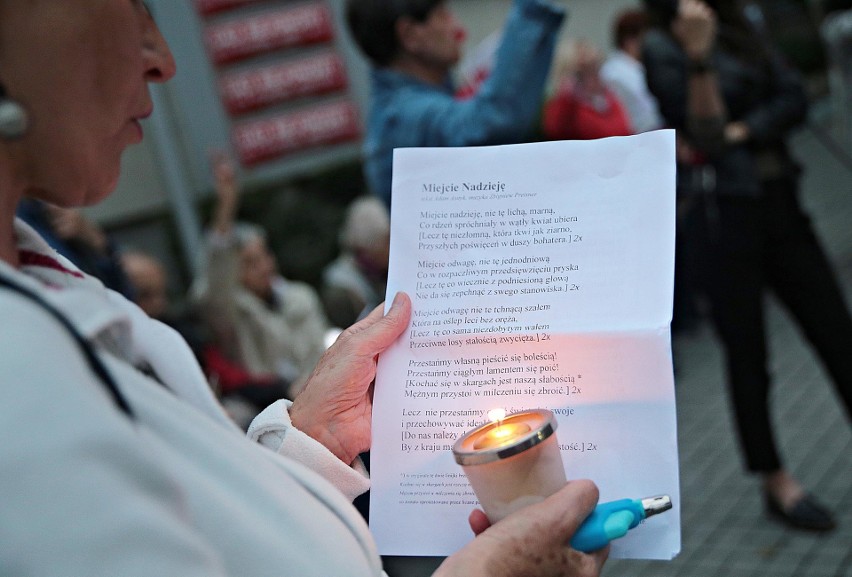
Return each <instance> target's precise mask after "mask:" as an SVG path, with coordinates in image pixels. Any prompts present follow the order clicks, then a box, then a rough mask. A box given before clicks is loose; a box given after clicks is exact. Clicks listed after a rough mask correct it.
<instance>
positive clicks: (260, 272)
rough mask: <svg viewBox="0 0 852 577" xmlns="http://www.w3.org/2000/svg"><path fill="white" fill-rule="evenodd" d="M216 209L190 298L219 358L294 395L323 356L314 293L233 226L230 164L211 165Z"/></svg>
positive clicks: (322, 328)
mask: <svg viewBox="0 0 852 577" xmlns="http://www.w3.org/2000/svg"><path fill="white" fill-rule="evenodd" d="M213 173H214V178H215V183H216V185H215V186H216V205H215V208H214V212H213V218H212V224H211V227H210V230H209V232H208V235H207V254H206V261H205V263H204V267H203V272H202V274H201V276H200V277H199V278H198V279H196V282H194V283H193V286H192V288H191V291H190V292H191V298H192V302H193V303H194V306H196V307H197V308H198V310H199V311H200V314H201V316H202V319H203V320H204V322H205V323H207V325H208V327H209V328H210V331H211V333H212V335H213V338H214V340H215V342H216V343H217V344H218V348H219V349H220V350H221V351H222V353H223V354H224V355H225V357H226V358H227V359H228V360H230V361H231V362H234V363H236V364H238V365H240V366H242V367H244V368H245V369H246V370H247V371H248V372H249V373H250V374H252V375H256V376H264V377H266V376H269V375H274V376H276V377H278V378H281V379H284V380H286V381H288V382H290V383H291V385H290V393H289V398H293V397H294V396H295V395H296V394H298V392H299V391H300V390H301V387H302V385H303V384H304V382H305V379H306V378H307V377H308V375H309V374H310V373H311V371H312V370H313V368H314V366H315V365H316V363H317V361H318V360H319V358H320V355H322V352H323V351H324V350H325V348H326V343H325V334H326V331H327V330H328V329H329V328H330V325H329V323H328V320H327V319H326V317H325V313H324V311H323V309H322V303H321V302H320V299H319V296H318V295H317V293H316V291H315V290H314V289H313V287H311V286H310V285H308V284H307V283H303V282H298V281H292V280H288V279H285V278H284V277H283V276H281V274H280V273H279V272H278V267H277V264H276V262H275V256H274V255H273V254H272V252H271V251H270V250H269V247H268V246H267V243H266V231H265V230H263V228H262V227H260V226H258V225H255V224H252V223H247V222H237V221H235V217H236V213H237V210H238V205H239V195H240V190H239V186H238V184H237V181H236V174H235V170H234V166H233V163H232V161H231V159H230V158H229V157H228V156H226V155H224V154H217V155H216V156H215V157H214V159H213Z"/></svg>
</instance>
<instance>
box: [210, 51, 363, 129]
mask: <svg viewBox="0 0 852 577" xmlns="http://www.w3.org/2000/svg"><path fill="white" fill-rule="evenodd" d="M346 84H347V78H346V67H345V66H344V64H343V60H342V58H341V57H340V56H339V55H338V54H336V53H334V52H326V53H324V54H319V55H316V56H311V57H308V58H301V59H299V60H291V61H289V62H285V63H283V64H276V65H274V66H265V67H263V68H256V69H252V70H249V71H245V72H232V73H227V74H224V75H223V76H222V78H221V80H220V81H219V91H220V93H221V94H222V102H223V103H224V104H225V108H227V110H228V112H229V113H231V114H240V113H243V112H247V111H249V110H256V109H258V108H262V107H264V106H268V105H270V104H275V103H277V102H283V101H286V100H290V99H292V98H297V97H300V96H307V95H314V94H325V93H327V92H333V91H335V90H341V89H343V88H346Z"/></svg>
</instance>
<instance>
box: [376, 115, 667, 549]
mask: <svg viewBox="0 0 852 577" xmlns="http://www.w3.org/2000/svg"><path fill="white" fill-rule="evenodd" d="M674 156H675V155H674V134H673V132H672V131H658V132H653V133H647V134H643V135H638V136H632V137H624V138H609V139H602V140H596V141H583V142H545V143H536V144H524V145H514V146H500V147H478V148H464V149H447V148H443V149H439V148H434V149H400V150H397V151H396V155H395V159H394V190H393V194H394V196H393V204H392V207H393V208H392V224H391V263H390V273H389V280H388V294H394V293H395V292H397V291H400V290H402V291H406V292H407V293H408V294H410V295H411V296H412V317H411V323H410V325H409V327H408V329H407V330H406V331H405V333H404V334H403V337H402V338H401V339H400V340H399V341H397V342H396V343H394V344H393V345H392V346H391V347H390V348H389V349H388V351H387V352H386V353H385V354H383V355H382V356H381V358H380V361H379V370H378V375H377V380H376V391H375V397H374V402H375V410H374V412H373V446H372V453H371V467H372V470H371V475H372V483H373V489H372V497H371V526H372V529H373V532H374V534H375V535H376V539H377V542H378V544H379V549H380V552H381V553H383V554H391V555H439V556H440V555H447V554H449V553H452V552H453V551H456V550H457V549H458V548H459V547H461V546H462V545H463V544H464V543H466V542H467V541H469V540H470V538H471V536H470V533H469V532H468V530H467V526H466V522H465V520H466V517H467V515H468V513H469V512H470V510H471V509H472V508H473V507H475V506H476V504H477V503H476V498H475V496H474V494H473V492H472V491H471V489H470V487H469V485H468V483H467V479H466V477H465V475H464V473H463V472H462V471H461V469H460V468H459V467H458V466H457V465H456V464H455V463H454V462H453V457H452V453H451V447H452V445H453V443H454V442H455V440H456V439H457V438H458V437H460V436H461V435H462V434H464V433H465V432H466V431H468V430H470V429H472V428H474V427H476V426H478V425H481V424H482V423H484V422H485V421H486V420H487V417H486V413H487V412H488V411H489V410H491V409H494V408H498V407H500V408H503V409H506V410H507V411H509V412H513V411H518V410H523V409H538V408H541V409H549V410H551V411H552V412H553V413H554V414H555V416H556V419H557V420H558V422H559V435H558V436H559V449H560V451H561V453H562V458H563V461H564V463H565V470H566V474H567V477H568V478H569V479H577V478H590V479H592V480H594V481H595V483H596V484H597V485H598V486H599V487H600V491H601V498H602V500H604V501H612V500H617V499H622V498H626V497H627V498H636V497H642V496H646V495H656V494H668V495H671V496H672V500H673V502H674V505H675V507H674V510H673V511H671V512H669V513H667V514H666V515H661V516H659V517H655V518H653V519H650V520H648V521H647V522H646V523H644V524H643V525H642V526H640V527H637V528H636V529H634V530H632V531H630V533H629V534H628V535H627V536H626V537H624V538H623V539H620V540H619V541H617V542H614V543H613V546H612V554H613V555H614V556H618V557H638V558H657V559H669V558H671V557H673V556H674V555H676V554H677V552H678V551H679V549H680V527H679V510H678V509H679V502H678V501H679V499H678V495H679V490H678V472H677V439H676V428H675V426H676V423H675V405H674V390H673V376H672V367H671V347H670V334H669V324H670V322H671V304H672V283H673V267H674V180H675V179H674V176H675V173H674V171H675V163H674ZM649 463H653V465H652V466H651V465H649ZM412 516H416V517H417V518H418V519H419V522H418V523H417V524H411V523H406V522H404V520H406V519H411V518H412ZM400 520H403V521H402V522H401V521H400Z"/></svg>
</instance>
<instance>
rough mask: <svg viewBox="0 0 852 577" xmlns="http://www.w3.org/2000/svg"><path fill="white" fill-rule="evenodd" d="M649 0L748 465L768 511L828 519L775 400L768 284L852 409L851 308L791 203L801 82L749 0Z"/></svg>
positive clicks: (652, 60)
mask: <svg viewBox="0 0 852 577" xmlns="http://www.w3.org/2000/svg"><path fill="white" fill-rule="evenodd" d="M645 5H646V6H647V7H648V9H649V11H650V12H651V14H652V16H653V18H654V22H655V28H654V29H653V30H652V31H650V32H649V33H648V35H647V37H646V42H645V44H644V47H643V60H644V62H645V66H646V70H647V75H648V83H649V87H650V89H651V92H652V93H653V94H654V95H655V96H656V98H657V100H658V102H659V104H660V111H661V113H662V115H663V117H664V118H665V119H666V123H667V124H668V125H669V126H672V127H674V128H676V129H677V130H678V133H679V135H680V137H681V139H682V145H681V150H680V151H679V156H680V158H681V160H683V162H681V164H680V165H679V167H678V173H679V175H681V176H683V177H685V180H683V186H684V188H685V189H686V190H687V191H689V192H690V193H692V194H693V195H694V196H695V198H696V203H697V205H698V206H699V209H698V210H697V211H696V214H697V215H698V216H699V218H696V219H695V223H694V224H695V227H696V230H695V237H694V239H695V241H696V242H700V243H701V248H700V251H701V255H702V258H701V262H700V266H699V267H698V269H697V273H698V274H699V275H700V279H701V286H702V292H703V293H704V294H705V295H706V296H707V297H708V301H709V304H710V309H711V311H710V312H711V314H712V318H713V321H714V324H715V326H716V329H717V333H718V336H719V338H720V340H721V342H722V345H723V349H724V353H725V358H726V361H727V377H728V385H729V391H730V394H731V398H732V405H733V409H734V417H735V421H736V424H737V431H738V433H739V440H740V444H741V447H742V449H743V453H744V456H745V464H746V466H747V468H748V470H749V471H751V472H753V473H756V474H758V475H760V478H761V482H762V491H763V499H764V502H765V507H766V511H767V513H768V514H769V515H771V516H772V517H773V518H776V519H779V520H781V521H782V522H784V523H785V524H787V525H788V526H791V527H794V528H797V529H809V530H815V531H827V530H831V529H833V528H834V527H835V524H836V523H835V520H834V516H833V514H832V513H831V512H830V511H829V510H828V509H827V508H826V507H825V506H823V505H822V504H820V502H819V500H818V499H817V498H816V497H815V496H813V495H811V494H809V493H808V492H807V491H806V490H805V488H804V487H803V486H802V484H801V483H800V482H799V481H798V480H797V479H796V478H794V477H793V475H792V474H791V473H790V471H789V470H788V468H787V467H786V466H785V465H784V464H783V463H782V460H781V456H780V455H779V453H778V449H777V446H776V440H775V438H774V434H773V427H772V417H771V413H770V407H769V400H770V382H771V381H770V374H769V358H768V346H767V337H766V326H765V324H766V323H765V310H764V306H765V302H764V297H765V296H766V294H767V291H768V290H769V289H771V290H772V291H773V292H774V294H775V295H776V296H777V297H778V298H779V300H780V302H781V303H782V304H783V305H785V306H786V308H787V309H788V311H789V312H790V313H791V315H792V317H793V318H794V319H795V320H796V321H797V323H798V324H799V326H800V328H801V329H802V331H803V333H804V335H805V336H806V337H807V339H808V340H809V341H810V343H811V345H813V347H814V349H815V350H816V352H817V353H818V355H819V356H820V358H821V359H822V361H823V363H824V365H825V368H826V369H827V371H828V373H829V374H830V375H831V377H832V379H833V381H834V385H835V388H836V391H837V394H838V395H839V397H840V399H841V400H842V401H843V403H844V405H845V408H846V410H847V413H848V414H852V355H850V354H849V343H852V318H850V315H849V311H848V309H847V307H846V303H845V302H844V297H843V293H842V291H841V289H840V286H839V285H838V283H837V281H836V279H835V277H834V273H833V271H832V269H831V266H830V264H829V261H828V259H827V257H826V255H825V253H824V251H823V248H822V246H821V244H820V242H819V240H818V239H817V237H816V235H815V233H814V231H813V229H812V228H811V224H810V221H809V218H808V216H807V214H805V212H804V211H803V210H802V208H801V206H800V204H799V200H798V188H799V179H800V173H801V167H800V166H799V164H798V163H797V162H796V161H795V160H794V159H793V158H792V156H791V155H790V152H789V149H788V145H787V138H788V136H789V135H790V133H791V131H792V130H793V129H794V128H796V127H797V126H800V125H801V124H802V123H803V121H804V120H805V118H806V113H807V106H808V99H807V94H806V92H805V89H804V85H803V83H802V80H801V78H800V76H799V74H798V73H797V72H796V71H794V70H793V69H792V68H791V67H789V66H788V65H787V63H786V62H785V61H784V59H783V58H782V57H781V56H780V54H779V53H778V52H777V50H776V49H775V47H774V46H773V45H772V44H771V43H770V42H769V40H768V37H767V35H766V34H765V31H764V30H763V22H762V18H761V13H760V11H759V10H758V9H757V7H756V6H755V5H754V4H750V5H749V10H748V11H747V12H746V11H744V10H743V5H742V4H741V3H740V2H737V1H736V0H717V1H715V2H702V1H700V0H679V1H677V0H645ZM687 153H689V154H688V155H687ZM687 156H689V157H690V158H688V159H687V158H686V157H687Z"/></svg>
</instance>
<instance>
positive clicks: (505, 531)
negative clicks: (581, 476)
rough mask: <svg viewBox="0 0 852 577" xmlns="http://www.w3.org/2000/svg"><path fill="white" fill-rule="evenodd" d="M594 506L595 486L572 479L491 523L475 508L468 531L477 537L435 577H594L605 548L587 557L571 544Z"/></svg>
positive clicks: (604, 559) (453, 556) (442, 565)
mask: <svg viewBox="0 0 852 577" xmlns="http://www.w3.org/2000/svg"><path fill="white" fill-rule="evenodd" d="M597 502H598V489H597V487H596V486H595V484H594V483H592V482H591V481H571V482H569V483H568V484H567V485H565V487H564V488H562V489H561V490H560V491H558V492H557V493H555V494H554V495H551V496H550V497H548V498H547V499H545V500H544V501H542V502H541V503H537V504H535V505H531V506H529V507H525V508H523V509H521V510H519V511H517V512H515V513H512V514H511V515H509V516H508V517H506V518H505V519H503V520H501V521H500V522H498V523H495V524H494V525H490V523H489V522H488V518H487V517H486V516H485V513H483V512H482V511H479V510H476V511H474V512H473V513H471V515H470V527H471V529H473V532H474V533H475V534H476V535H477V537H476V538H475V539H474V540H473V541H472V542H470V543H469V544H467V545H466V546H465V547H464V548H463V549H461V550H460V551H459V552H457V553H455V554H453V555H451V556H450V557H447V559H446V560H445V561H444V563H442V564H441V566H440V567H439V568H438V571H437V572H436V573H435V575H434V576H433V577H455V576H458V577H595V576H597V575H599V574H600V571H601V568H602V567H603V564H604V562H605V561H606V559H607V557H608V556H609V547H608V546H607V547H606V548H604V549H601V550H600V551H595V552H594V553H589V554H587V553H581V552H579V551H577V550H575V549H572V548H571V546H570V545H569V541H570V540H571V537H573V535H574V533H575V532H576V531H577V528H578V527H579V526H580V524H581V523H582V522H583V521H584V520H585V519H586V517H588V516H589V513H591V512H592V509H594V507H595V505H596V504H597Z"/></svg>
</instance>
